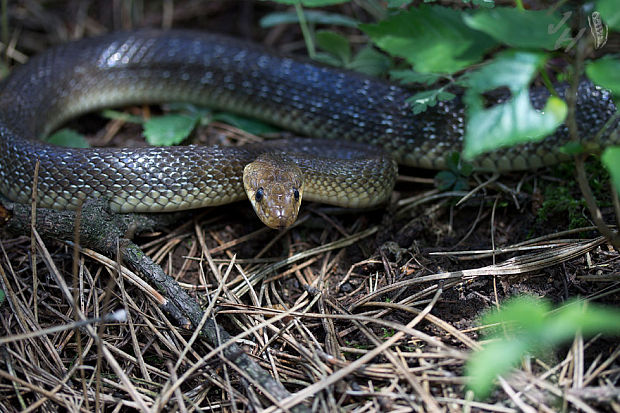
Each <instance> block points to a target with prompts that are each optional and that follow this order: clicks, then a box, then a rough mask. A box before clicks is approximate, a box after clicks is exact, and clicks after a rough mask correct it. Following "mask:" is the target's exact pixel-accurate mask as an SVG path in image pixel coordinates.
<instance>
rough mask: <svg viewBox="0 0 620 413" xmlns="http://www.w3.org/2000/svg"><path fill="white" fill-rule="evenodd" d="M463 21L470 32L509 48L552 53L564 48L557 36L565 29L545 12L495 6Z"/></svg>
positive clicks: (467, 16) (467, 15) (554, 17)
mask: <svg viewBox="0 0 620 413" xmlns="http://www.w3.org/2000/svg"><path fill="white" fill-rule="evenodd" d="M463 19H464V21H465V23H466V24H467V25H468V26H469V27H471V28H472V29H476V30H480V31H482V32H484V33H486V34H488V35H489V36H491V37H493V38H494V39H495V40H497V41H499V42H501V43H504V44H507V45H509V46H512V47H520V48H528V49H547V50H555V49H558V48H560V47H562V46H565V45H566V44H565V43H564V42H562V41H561V37H562V34H563V33H564V29H566V28H568V26H567V25H560V18H558V17H557V16H555V15H553V14H549V11H548V10H519V9H516V8H511V7H495V8H493V9H480V10H477V11H476V12H474V13H472V14H465V15H464V16H463ZM524 28H527V30H524Z"/></svg>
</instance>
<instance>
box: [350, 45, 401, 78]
mask: <svg viewBox="0 0 620 413" xmlns="http://www.w3.org/2000/svg"><path fill="white" fill-rule="evenodd" d="M391 66H392V59H390V58H389V57H388V56H386V55H384V54H383V53H381V52H379V51H378V50H375V49H374V48H373V47H372V46H366V47H364V48H363V49H361V50H360V51H359V52H357V54H356V55H355V57H354V58H353V60H351V62H350V63H349V64H347V65H346V67H347V68H348V69H351V70H355V71H356V72H360V73H364V74H367V75H369V76H380V75H383V74H385V72H387V70H388V69H389V68H390V67H391Z"/></svg>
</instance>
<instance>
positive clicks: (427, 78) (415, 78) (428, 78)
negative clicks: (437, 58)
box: [390, 69, 441, 86]
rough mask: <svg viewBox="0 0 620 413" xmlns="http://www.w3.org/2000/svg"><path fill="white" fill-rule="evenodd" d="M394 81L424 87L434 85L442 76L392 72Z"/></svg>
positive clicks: (400, 71) (405, 71) (407, 70)
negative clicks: (419, 84)
mask: <svg viewBox="0 0 620 413" xmlns="http://www.w3.org/2000/svg"><path fill="white" fill-rule="evenodd" d="M390 77H391V78H392V80H397V81H399V82H400V83H402V84H410V83H421V84H424V85H427V86H429V85H432V84H433V83H435V82H436V81H438V80H439V79H441V75H438V74H436V73H418V72H416V71H415V70H410V69H406V70H390Z"/></svg>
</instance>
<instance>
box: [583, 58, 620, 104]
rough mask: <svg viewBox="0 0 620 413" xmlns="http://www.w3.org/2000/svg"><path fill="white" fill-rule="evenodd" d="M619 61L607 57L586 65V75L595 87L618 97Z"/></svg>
mask: <svg viewBox="0 0 620 413" xmlns="http://www.w3.org/2000/svg"><path fill="white" fill-rule="evenodd" d="M618 73H620V59H618V57H617V56H611V55H607V56H604V57H602V58H600V59H598V60H595V61H593V62H589V63H588V64H587V65H586V74H587V75H588V77H589V78H590V79H591V80H592V81H593V82H594V83H596V84H597V85H599V86H602V87H604V88H605V89H609V90H610V91H611V93H613V94H614V95H615V96H620V76H619V75H618Z"/></svg>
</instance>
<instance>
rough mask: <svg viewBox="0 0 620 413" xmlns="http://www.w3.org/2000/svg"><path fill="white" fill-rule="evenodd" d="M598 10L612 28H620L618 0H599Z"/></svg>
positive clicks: (597, 3)
mask: <svg viewBox="0 0 620 413" xmlns="http://www.w3.org/2000/svg"><path fill="white" fill-rule="evenodd" d="M596 10H597V11H598V12H599V13H601V17H602V18H603V21H604V22H605V23H607V24H608V25H609V28H610V29H613V30H620V7H618V0H598V1H597V2H596Z"/></svg>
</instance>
